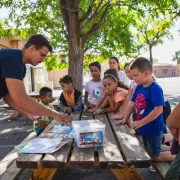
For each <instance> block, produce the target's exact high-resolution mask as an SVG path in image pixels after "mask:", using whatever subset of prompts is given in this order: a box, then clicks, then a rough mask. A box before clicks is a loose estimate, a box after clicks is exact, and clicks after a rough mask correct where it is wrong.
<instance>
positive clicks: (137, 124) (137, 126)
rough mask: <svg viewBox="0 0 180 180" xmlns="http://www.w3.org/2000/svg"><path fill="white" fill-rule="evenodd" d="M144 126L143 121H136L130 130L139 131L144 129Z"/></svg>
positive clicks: (132, 123)
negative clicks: (141, 128)
mask: <svg viewBox="0 0 180 180" xmlns="http://www.w3.org/2000/svg"><path fill="white" fill-rule="evenodd" d="M142 126H143V124H142V122H141V121H134V122H131V123H130V128H132V129H134V130H137V129H138V128H140V127H142Z"/></svg>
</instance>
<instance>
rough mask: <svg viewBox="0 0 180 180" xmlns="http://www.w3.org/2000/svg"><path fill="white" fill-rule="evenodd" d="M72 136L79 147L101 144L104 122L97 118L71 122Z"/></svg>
mask: <svg viewBox="0 0 180 180" xmlns="http://www.w3.org/2000/svg"><path fill="white" fill-rule="evenodd" d="M72 126H73V131H74V138H75V142H76V144H77V146H78V147H79V148H88V147H99V146H103V139H104V133H105V127H106V126H105V124H103V123H102V122H100V121H99V120H98V119H94V120H81V121H73V122H72Z"/></svg>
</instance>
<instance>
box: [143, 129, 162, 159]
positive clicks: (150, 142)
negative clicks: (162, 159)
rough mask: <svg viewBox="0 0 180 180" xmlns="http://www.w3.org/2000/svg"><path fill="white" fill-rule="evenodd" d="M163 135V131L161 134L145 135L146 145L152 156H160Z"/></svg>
mask: <svg viewBox="0 0 180 180" xmlns="http://www.w3.org/2000/svg"><path fill="white" fill-rule="evenodd" d="M162 136H163V134H162V133H161V134H160V135H159V136H143V142H144V146H145V147H146V148H147V150H148V152H149V154H150V156H159V155H160V154H161V145H162Z"/></svg>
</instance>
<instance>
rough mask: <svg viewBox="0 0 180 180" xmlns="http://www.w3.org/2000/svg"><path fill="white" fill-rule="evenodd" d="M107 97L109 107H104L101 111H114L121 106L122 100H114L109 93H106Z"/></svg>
mask: <svg viewBox="0 0 180 180" xmlns="http://www.w3.org/2000/svg"><path fill="white" fill-rule="evenodd" d="M107 99H108V102H109V105H110V107H109V108H104V109H103V112H116V111H117V110H118V109H119V107H120V106H121V104H122V101H118V102H114V101H113V100H112V96H110V95H108V98H107Z"/></svg>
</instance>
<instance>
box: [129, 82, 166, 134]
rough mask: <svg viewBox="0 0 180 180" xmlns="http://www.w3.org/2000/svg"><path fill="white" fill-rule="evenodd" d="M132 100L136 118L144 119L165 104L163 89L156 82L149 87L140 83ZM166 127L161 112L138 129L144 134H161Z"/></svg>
mask: <svg viewBox="0 0 180 180" xmlns="http://www.w3.org/2000/svg"><path fill="white" fill-rule="evenodd" d="M131 101H133V102H135V109H136V120H141V119H143V118H144V117H146V116H147V115H148V114H149V113H151V111H152V110H153V109H154V108H155V107H157V106H165V102H164V95H163V90H162V88H161V87H160V86H159V85H158V84H157V83H156V82H153V83H152V84H151V85H150V86H148V87H143V85H138V86H137V87H136V90H135V92H134V94H133V97H132V99H131ZM164 129H165V125H164V122H163V113H161V114H160V115H159V116H158V117H157V118H156V119H155V120H153V121H151V122H149V123H148V124H146V125H144V126H142V127H141V128H139V129H138V131H139V134H141V135H142V136H159V135H160V134H161V133H162V132H163V130H164Z"/></svg>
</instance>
